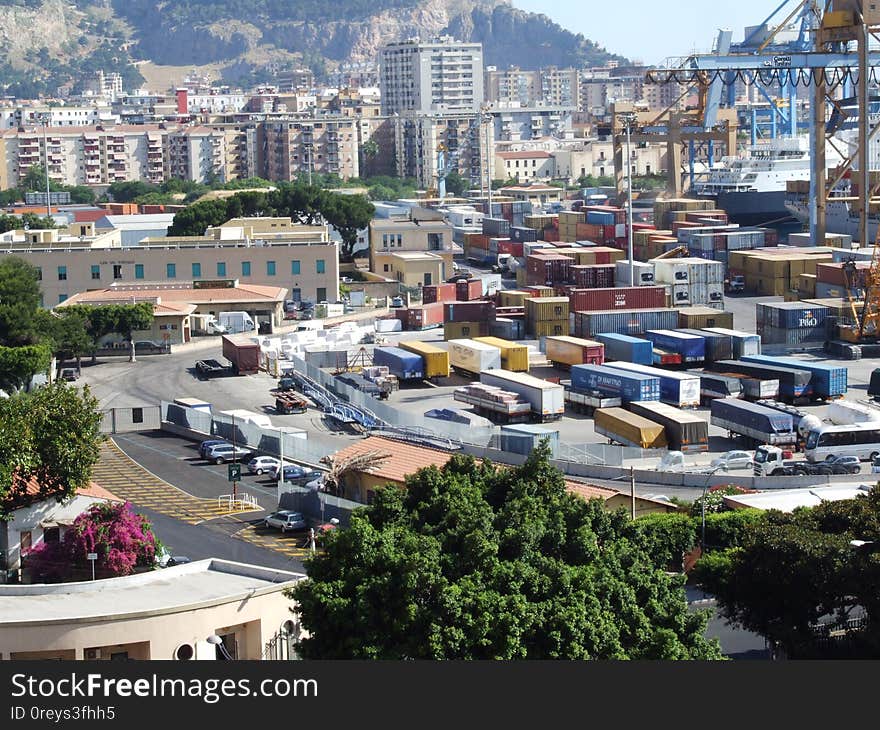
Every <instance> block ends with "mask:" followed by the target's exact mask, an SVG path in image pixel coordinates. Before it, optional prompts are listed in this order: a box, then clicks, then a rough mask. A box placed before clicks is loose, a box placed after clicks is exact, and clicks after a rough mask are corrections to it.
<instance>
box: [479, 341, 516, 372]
mask: <svg viewBox="0 0 880 730" xmlns="http://www.w3.org/2000/svg"><path fill="white" fill-rule="evenodd" d="M474 340H476V341H477V342H482V343H483V344H485V345H492V347H497V348H498V349H499V350H501V367H502V368H503V369H504V370H510V371H511V372H514V373H527V372H529V347H528V345H520V344H519V343H516V342H511V341H510V340H502V339H501V338H500V337H474Z"/></svg>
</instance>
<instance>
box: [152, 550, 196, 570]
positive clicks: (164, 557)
mask: <svg viewBox="0 0 880 730" xmlns="http://www.w3.org/2000/svg"><path fill="white" fill-rule="evenodd" d="M191 562H192V559H191V558H188V557H187V556H186V555H172V553H171V552H170V551H169V550H168V548H166V547H163V548H162V549H161V550H160V551H159V553H158V554H157V555H156V564H157V565H158V566H159V567H160V568H171V567H173V566H175V565H184V564H185V563H191Z"/></svg>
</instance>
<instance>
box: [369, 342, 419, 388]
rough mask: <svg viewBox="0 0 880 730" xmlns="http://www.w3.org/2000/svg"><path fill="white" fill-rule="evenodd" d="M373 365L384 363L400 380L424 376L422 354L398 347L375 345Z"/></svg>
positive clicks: (416, 378) (417, 378)
mask: <svg viewBox="0 0 880 730" xmlns="http://www.w3.org/2000/svg"><path fill="white" fill-rule="evenodd" d="M373 365H384V366H385V367H387V368H388V370H389V371H390V372H391V374H392V375H396V376H397V377H398V378H399V379H400V380H421V379H422V378H424V377H425V364H424V362H423V360H422V356H421V355H418V354H416V353H414V352H408V351H407V350H404V349H402V348H400V347H376V348H375V349H374V350H373Z"/></svg>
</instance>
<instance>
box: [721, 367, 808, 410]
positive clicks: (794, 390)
mask: <svg viewBox="0 0 880 730" xmlns="http://www.w3.org/2000/svg"><path fill="white" fill-rule="evenodd" d="M706 369H708V370H712V371H714V372H718V373H728V372H730V373H742V374H743V375H750V376H751V377H753V378H761V379H766V380H778V381H779V397H780V398H781V399H782V400H788V401H790V400H794V399H801V398H809V397H810V396H811V395H812V388H811V386H810V380H811V378H812V377H813V375H812V373H811V372H810V371H809V370H804V369H802V368H794V367H780V366H774V365H759V364H758V363H754V362H745V361H744V360H719V361H718V362H713V363H706Z"/></svg>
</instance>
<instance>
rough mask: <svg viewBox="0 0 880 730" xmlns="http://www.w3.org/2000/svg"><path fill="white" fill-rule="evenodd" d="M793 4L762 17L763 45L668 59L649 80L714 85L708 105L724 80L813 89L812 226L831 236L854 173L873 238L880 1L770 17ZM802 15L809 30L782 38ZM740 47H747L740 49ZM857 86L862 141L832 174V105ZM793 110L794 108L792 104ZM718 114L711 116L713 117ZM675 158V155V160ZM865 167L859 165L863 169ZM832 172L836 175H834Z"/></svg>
mask: <svg viewBox="0 0 880 730" xmlns="http://www.w3.org/2000/svg"><path fill="white" fill-rule="evenodd" d="M790 7H791V2H789V0H783V2H782V3H780V4H779V5H778V6H777V7H776V9H775V10H774V11H773V13H771V14H770V16H769V17H768V18H767V19H766V20H765V21H764V23H762V24H761V26H762V27H763V28H764V31H763V33H764V34H765V37H764V39H763V40H762V41H761V43H760V44H759V45H757V47H755V48H753V49H751V48H748V47H741V48H739V49H732V50H731V51H729V52H727V53H725V52H723V50H724V49H723V47H722V48H721V49H720V50H721V51H722V52H716V53H715V54H703V55H699V54H697V55H692V56H688V57H687V58H685V59H679V60H677V61H673V62H672V63H668V64H667V66H666V67H665V68H656V69H651V70H649V71H648V72H647V74H646V81H647V82H648V83H669V82H671V81H676V82H679V83H689V84H698V85H700V86H701V87H702V88H703V89H705V90H706V92H705V93H706V96H707V99H708V102H709V104H708V107H707V112H708V113H709V114H711V113H712V111H713V110H714V99H715V98H716V97H717V91H715V92H714V96H713V93H712V85H713V84H715V83H716V82H719V81H720V83H721V84H722V85H725V84H726V85H728V86H729V85H731V84H732V83H734V82H735V81H737V80H743V81H747V82H749V83H753V84H760V85H765V86H767V85H770V84H780V85H781V86H785V87H786V88H787V87H798V86H801V87H805V88H810V89H811V104H810V107H811V108H810V149H811V158H812V166H813V170H812V174H811V176H810V233H811V235H812V237H813V240H817V241H823V240H824V238H825V208H826V203H827V199H828V191H829V190H831V189H833V188H834V187H835V186H836V185H837V184H838V183H839V182H840V181H841V180H843V179H844V178H845V177H847V176H848V175H849V176H850V177H852V178H855V179H856V180H857V181H858V182H857V186H856V190H857V193H858V194H857V195H855V196H853V197H849V198H844V200H848V201H850V202H852V203H854V204H855V207H856V208H858V210H859V213H860V226H859V230H860V240H861V241H862V242H863V243H864V242H866V241H868V238H869V237H868V235H867V231H868V212H869V207H870V205H871V203H873V202H880V200H877V201H875V200H874V199H873V198H872V196H873V193H874V192H875V189H876V188H877V187H880V185H878V183H880V180H877V179H872V177H871V176H870V171H869V169H868V166H869V160H868V143H869V141H870V139H871V137H872V136H873V135H874V134H875V132H876V131H877V129H878V128H880V126H876V127H875V128H874V129H873V130H872V129H870V123H869V114H868V108H869V93H868V89H869V83H870V82H873V83H877V81H878V73H877V67H878V66H880V53H877V52H875V51H871V50H870V49H869V40H871V39H876V40H880V36H878V35H877V32H878V31H880V8H877V7H876V4H874V3H871V2H863V1H862V0H801V1H800V2H796V3H794V9H793V10H791V11H790V12H789V13H788V15H787V16H786V17H785V19H784V20H783V21H782V22H781V23H780V24H779V25H778V26H776V27H775V28H772V27H771V26H770V25H769V24H770V22H771V21H772V20H773V19H774V18H775V17H777V15H779V14H780V13H781V12H783V10H784V9H788V8H790ZM795 18H797V19H798V21H799V23H800V28H801V31H800V33H799V35H798V39H797V41H794V42H780V41H777V40H776V38H777V35H779V33H780V31H781V30H782V29H783V28H785V27H786V26H788V25H789V23H790V22H791V21H792V20H793V19H795ZM735 51H739V52H735ZM853 86H856V87H857V99H858V108H859V110H860V113H859V120H858V121H859V134H858V147H857V150H856V152H855V153H854V154H852V155H850V156H846V155H841V157H843V158H844V162H843V164H841V165H840V166H838V167H837V169H835V170H834V171H833V172H832V173H831V175H829V174H828V171H827V170H826V168H825V144H826V105H827V104H831V105H832V106H834V107H839V102H838V100H837V99H836V98H835V95H837V96H839V95H841V94H844V95H845V94H848V92H849V90H850V89H851V88H852V87H853ZM789 113H792V110H791V109H789ZM710 119H711V117H710V116H708V117H706V123H708V121H709V120H710ZM672 162H673V160H670V167H671V166H672ZM856 168H857V171H856ZM829 179H830V182H829Z"/></svg>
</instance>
